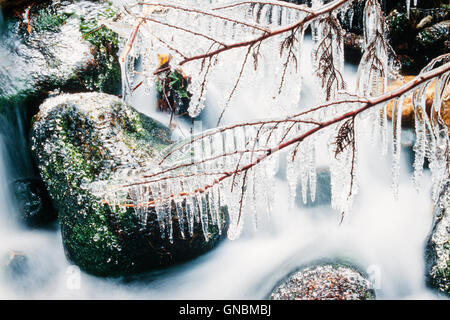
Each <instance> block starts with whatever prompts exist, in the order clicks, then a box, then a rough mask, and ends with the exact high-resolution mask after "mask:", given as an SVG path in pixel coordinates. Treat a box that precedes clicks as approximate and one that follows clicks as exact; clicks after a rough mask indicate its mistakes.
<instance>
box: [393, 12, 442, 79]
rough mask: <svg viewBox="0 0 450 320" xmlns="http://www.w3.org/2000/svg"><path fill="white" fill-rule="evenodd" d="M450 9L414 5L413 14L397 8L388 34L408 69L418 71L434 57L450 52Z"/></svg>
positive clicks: (403, 68) (405, 70)
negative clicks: (449, 22) (419, 7)
mask: <svg viewBox="0 0 450 320" xmlns="http://www.w3.org/2000/svg"><path fill="white" fill-rule="evenodd" d="M448 19H450V10H449V9H445V8H435V9H411V11H410V14H409V16H408V14H407V13H406V12H405V11H401V10H393V11H391V12H390V14H389V16H388V17H387V24H388V38H389V41H390V43H391V45H392V47H393V49H394V51H395V52H396V54H397V55H398V58H399V60H400V62H401V64H402V70H403V71H404V72H406V73H413V74H417V73H418V72H419V71H420V70H421V69H422V68H423V67H424V66H425V65H426V64H427V63H428V62H429V61H430V60H431V59H433V58H435V57H437V56H439V55H441V54H443V53H446V52H449V49H448V46H447V45H446V44H445V41H446V40H448V39H449V36H448V32H449V31H448V24H447V23H445V21H446V20H448Z"/></svg>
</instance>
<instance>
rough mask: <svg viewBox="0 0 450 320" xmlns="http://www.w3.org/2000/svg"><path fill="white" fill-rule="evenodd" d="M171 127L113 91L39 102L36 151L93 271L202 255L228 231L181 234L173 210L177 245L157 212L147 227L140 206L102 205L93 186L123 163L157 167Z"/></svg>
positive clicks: (71, 253)
mask: <svg viewBox="0 0 450 320" xmlns="http://www.w3.org/2000/svg"><path fill="white" fill-rule="evenodd" d="M170 134H171V133H170V130H169V129H168V128H167V127H165V126H163V125H161V124H159V123H157V122H156V121H154V120H153V119H151V118H149V117H147V116H145V115H143V114H141V113H139V112H137V111H135V110H134V109H132V108H131V107H129V106H127V105H125V104H124V103H123V102H122V101H121V100H120V99H118V98H117V97H114V96H110V95H106V94H100V93H85V94H73V95H61V96H58V97H55V98H50V99H48V100H46V101H45V102H44V104H43V105H41V107H40V112H39V113H38V114H37V115H36V117H35V119H34V124H33V127H32V141H31V145H32V151H33V154H34V156H35V158H36V162H37V164H38V167H39V170H40V174H41V176H42V178H43V180H44V182H45V183H46V185H47V188H48V191H49V194H50V197H51V199H52V201H53V204H54V207H55V208H56V209H57V211H58V215H59V220H60V225H61V232H62V237H63V244H64V248H65V251H66V254H67V257H68V258H69V259H70V260H72V261H73V262H74V263H76V264H77V265H78V266H80V267H81V268H82V269H84V270H86V271H87V272H90V273H93V274H96V275H101V276H121V275H128V274H133V273H137V272H143V271H146V270H149V269H152V268H157V267H161V266H166V265H170V264H173V263H176V262H179V261H183V260H186V259H189V258H193V257H196V256H198V255H200V254H202V253H204V252H206V251H208V250H209V249H211V248H212V247H214V246H215V245H216V244H217V243H218V240H219V239H220V237H221V235H220V234H219V232H218V229H217V227H215V226H210V227H209V230H208V232H209V241H206V240H205V237H204V236H203V233H202V231H201V226H200V223H199V222H195V225H194V233H193V236H192V237H190V236H189V235H186V238H185V239H183V238H182V237H181V235H180V227H179V224H178V221H177V219H176V217H175V215H174V218H173V224H174V232H173V237H174V238H173V243H171V242H170V241H169V239H167V238H163V237H162V236H161V231H160V228H159V224H158V222H157V218H156V214H155V212H154V211H152V212H150V216H149V219H148V222H147V224H146V225H143V224H142V223H141V221H140V220H139V219H138V217H137V216H136V214H135V212H134V209H133V208H130V207H124V206H109V205H107V204H104V203H102V200H104V199H100V198H98V197H96V196H95V195H94V194H93V193H92V192H91V191H90V189H89V188H86V187H85V186H86V185H89V183H91V182H94V181H96V180H102V181H105V180H108V178H111V177H112V176H113V174H114V173H115V172H116V171H117V170H120V168H136V169H139V168H142V167H144V166H147V167H149V166H150V167H151V166H152V163H153V161H155V159H156V158H157V157H158V156H159V154H160V152H161V151H162V149H164V148H165V147H166V146H168V145H169V144H170V143H171V140H170Z"/></svg>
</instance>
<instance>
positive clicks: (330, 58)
mask: <svg viewBox="0 0 450 320" xmlns="http://www.w3.org/2000/svg"><path fill="white" fill-rule="evenodd" d="M322 4H323V2H322V1H313V3H312V8H316V7H318V6H320V5H322ZM311 33H312V39H313V49H312V53H311V61H312V63H313V70H314V75H315V78H316V82H317V83H318V86H319V87H320V88H322V91H319V99H323V98H322V97H324V98H325V99H324V100H327V101H328V100H335V99H336V98H337V96H338V92H339V91H340V90H343V89H345V81H344V79H343V71H344V31H343V29H342V28H341V25H340V23H339V20H338V19H337V15H336V13H330V14H328V15H324V16H323V17H321V18H320V19H317V20H315V21H314V22H313V23H312V24H311Z"/></svg>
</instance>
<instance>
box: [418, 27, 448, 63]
mask: <svg viewBox="0 0 450 320" xmlns="http://www.w3.org/2000/svg"><path fill="white" fill-rule="evenodd" d="M449 41H450V20H446V21H442V22H439V23H436V24H434V25H432V26H430V27H428V28H425V29H423V30H421V31H420V32H419V33H418V34H417V36H416V37H415V40H414V47H415V51H416V57H417V58H416V61H419V63H421V64H428V63H429V62H430V61H431V60H432V59H433V58H435V57H437V56H440V55H442V54H445V53H448V52H450V46H449V43H448V42H449ZM419 57H421V59H419Z"/></svg>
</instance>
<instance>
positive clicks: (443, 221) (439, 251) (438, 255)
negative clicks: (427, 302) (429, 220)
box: [426, 183, 450, 296]
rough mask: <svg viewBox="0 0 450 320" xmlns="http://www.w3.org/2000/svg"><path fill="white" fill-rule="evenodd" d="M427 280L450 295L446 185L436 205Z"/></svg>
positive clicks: (449, 198) (448, 190)
mask: <svg viewBox="0 0 450 320" xmlns="http://www.w3.org/2000/svg"><path fill="white" fill-rule="evenodd" d="M426 266H427V268H426V270H427V274H426V276H427V282H428V284H429V285H430V286H432V287H434V288H435V289H437V291H438V292H439V293H443V294H446V295H447V296H450V188H449V183H447V185H446V186H445V187H444V191H443V193H442V194H441V196H440V199H439V201H438V204H437V205H436V207H435V223H434V227H433V230H432V232H431V235H430V236H429V239H428V243H427V248H426Z"/></svg>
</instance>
